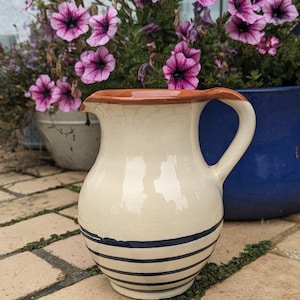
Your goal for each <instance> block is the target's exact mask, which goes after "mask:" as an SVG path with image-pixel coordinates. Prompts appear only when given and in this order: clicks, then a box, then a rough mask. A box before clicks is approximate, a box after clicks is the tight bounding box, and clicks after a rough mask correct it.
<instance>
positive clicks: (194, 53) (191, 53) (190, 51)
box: [172, 41, 201, 62]
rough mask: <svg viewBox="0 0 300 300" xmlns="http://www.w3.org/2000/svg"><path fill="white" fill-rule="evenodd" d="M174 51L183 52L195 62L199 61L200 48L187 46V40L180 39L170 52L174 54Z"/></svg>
mask: <svg viewBox="0 0 300 300" xmlns="http://www.w3.org/2000/svg"><path fill="white" fill-rule="evenodd" d="M176 53H183V54H184V56H185V57H186V58H192V59H194V60H195V61H197V62H199V61H200V56H201V50H197V49H194V48H189V47H188V44H187V42H185V41H181V42H179V43H178V44H177V45H176V46H175V48H174V51H172V54H173V55H174V54H176Z"/></svg>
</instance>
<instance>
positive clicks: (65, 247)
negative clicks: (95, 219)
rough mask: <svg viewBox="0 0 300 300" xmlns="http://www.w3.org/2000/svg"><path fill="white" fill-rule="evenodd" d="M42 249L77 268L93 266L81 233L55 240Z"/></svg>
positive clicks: (84, 268)
mask: <svg viewBox="0 0 300 300" xmlns="http://www.w3.org/2000/svg"><path fill="white" fill-rule="evenodd" d="M44 249H45V250H46V251H48V252H49V253H51V254H53V255H55V256H58V257H59V258H61V259H63V260H65V261H67V262H68V263H69V264H71V265H73V266H75V267H77V268H79V269H82V270H86V269H88V268H91V267H93V266H95V262H94V261H93V260H92V257H91V255H90V253H89V251H88V249H87V247H86V246H85V243H84V240H83V238H82V236H81V235H75V236H72V237H69V238H67V239H65V240H62V241H58V242H55V243H53V244H51V245H49V246H47V247H45V248H44Z"/></svg>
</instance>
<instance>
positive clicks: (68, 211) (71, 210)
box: [59, 205, 78, 220]
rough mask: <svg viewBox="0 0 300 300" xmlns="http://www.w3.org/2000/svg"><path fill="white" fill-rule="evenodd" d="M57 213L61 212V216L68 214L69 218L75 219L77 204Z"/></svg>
mask: <svg viewBox="0 0 300 300" xmlns="http://www.w3.org/2000/svg"><path fill="white" fill-rule="evenodd" d="M59 214H61V215H63V216H68V217H71V218H75V219H76V220H77V218H78V207H77V205H74V206H72V207H69V208H66V209H63V210H60V211H59Z"/></svg>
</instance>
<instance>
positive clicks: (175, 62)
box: [163, 53, 201, 90]
mask: <svg viewBox="0 0 300 300" xmlns="http://www.w3.org/2000/svg"><path fill="white" fill-rule="evenodd" d="M200 69H201V66H200V63H199V62H197V61H196V60H194V59H192V58H186V57H185V56H184V54H183V53H174V54H172V55H171V57H170V58H169V59H168V60H167V61H166V65H165V66H163V73H164V76H165V78H166V79H167V80H168V88H169V89H176V90H181V89H186V90H194V89H196V88H197V86H198V83H199V79H198V78H197V75H198V74H199V72H200Z"/></svg>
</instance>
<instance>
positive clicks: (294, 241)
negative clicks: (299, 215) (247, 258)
mask: <svg viewBox="0 0 300 300" xmlns="http://www.w3.org/2000/svg"><path fill="white" fill-rule="evenodd" d="M273 252H274V253H279V254H282V255H284V256H286V257H288V258H291V259H296V260H299V261H300V229H299V230H298V231H296V232H295V233H293V234H291V235H289V236H287V237H286V238H284V240H283V241H282V242H281V243H279V244H277V245H276V247H275V248H274V249H273ZM299 277H300V274H299ZM299 290H300V286H299ZM299 299H300V297H299Z"/></svg>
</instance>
